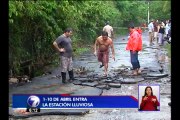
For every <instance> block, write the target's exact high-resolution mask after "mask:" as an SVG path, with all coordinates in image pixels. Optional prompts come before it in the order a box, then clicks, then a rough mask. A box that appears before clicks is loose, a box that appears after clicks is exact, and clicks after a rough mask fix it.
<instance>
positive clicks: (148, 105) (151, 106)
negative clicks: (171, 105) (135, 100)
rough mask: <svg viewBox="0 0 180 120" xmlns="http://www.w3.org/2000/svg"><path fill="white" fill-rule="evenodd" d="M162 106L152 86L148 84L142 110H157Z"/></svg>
mask: <svg viewBox="0 0 180 120" xmlns="http://www.w3.org/2000/svg"><path fill="white" fill-rule="evenodd" d="M159 106H160V104H159V101H158V99H157V97H156V96H155V95H153V90H152V87H151V86H147V87H146V88H145V91H144V96H142V100H141V104H140V110H141V111H156V110H158V107H159Z"/></svg>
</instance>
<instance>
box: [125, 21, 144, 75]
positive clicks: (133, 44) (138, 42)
mask: <svg viewBox="0 0 180 120" xmlns="http://www.w3.org/2000/svg"><path fill="white" fill-rule="evenodd" d="M128 29H129V31H130V35H129V38H128V43H127V46H126V50H130V58H131V64H132V67H133V75H138V74H140V73H141V70H140V63H139V60H138V52H139V51H141V50H142V36H141V34H139V33H138V31H137V30H136V29H135V28H134V25H133V24H130V25H129V26H128Z"/></svg>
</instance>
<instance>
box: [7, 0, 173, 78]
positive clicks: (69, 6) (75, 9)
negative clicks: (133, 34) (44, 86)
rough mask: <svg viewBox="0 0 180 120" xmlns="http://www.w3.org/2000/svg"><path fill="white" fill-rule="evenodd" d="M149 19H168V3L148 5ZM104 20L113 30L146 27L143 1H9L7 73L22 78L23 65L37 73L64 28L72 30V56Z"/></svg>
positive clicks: (52, 52)
mask: <svg viewBox="0 0 180 120" xmlns="http://www.w3.org/2000/svg"><path fill="white" fill-rule="evenodd" d="M150 18H154V19H169V18H170V1H153V2H150ZM107 20H108V21H110V23H111V25H112V26H116V27H126V26H127V24H128V23H129V22H131V21H133V22H134V23H135V24H136V25H140V24H141V23H147V1H135V0H133V1H82V0H79V1H72V0H66V1H64V0H63V1H60V0H55V1H50V0H47V1H41V0H35V1H32V0H25V1H21V0H18V1H9V69H10V70H11V71H12V72H13V75H23V74H25V73H24V71H25V70H24V69H23V66H25V65H26V64H28V65H30V68H33V69H34V70H38V69H41V67H43V66H44V65H46V64H49V63H52V62H53V61H54V60H55V58H57V55H56V54H55V53H56V52H55V50H54V49H53V47H52V42H53V41H54V40H55V39H56V38H57V37H58V36H59V35H61V34H62V32H63V30H64V29H65V28H66V27H72V28H73V31H74V33H73V36H72V40H73V47H74V49H77V50H76V52H75V53H77V52H79V50H84V49H82V48H83V44H84V43H86V44H87V43H90V44H92V43H93V42H94V39H95V38H96V37H97V36H98V35H99V33H100V31H101V30H102V27H103V26H104V24H105V22H106V21H107ZM79 46H80V47H79Z"/></svg>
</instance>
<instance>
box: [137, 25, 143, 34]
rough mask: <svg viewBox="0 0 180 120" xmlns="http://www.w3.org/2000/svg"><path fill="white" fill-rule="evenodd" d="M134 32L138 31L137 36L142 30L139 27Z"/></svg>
mask: <svg viewBox="0 0 180 120" xmlns="http://www.w3.org/2000/svg"><path fill="white" fill-rule="evenodd" d="M136 30H137V31H138V33H139V34H141V35H142V29H141V27H138V28H137V29H136Z"/></svg>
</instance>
